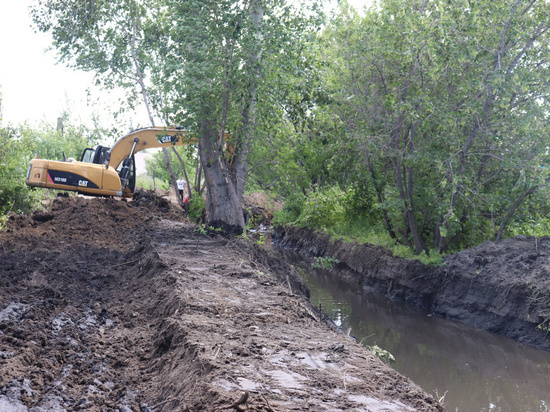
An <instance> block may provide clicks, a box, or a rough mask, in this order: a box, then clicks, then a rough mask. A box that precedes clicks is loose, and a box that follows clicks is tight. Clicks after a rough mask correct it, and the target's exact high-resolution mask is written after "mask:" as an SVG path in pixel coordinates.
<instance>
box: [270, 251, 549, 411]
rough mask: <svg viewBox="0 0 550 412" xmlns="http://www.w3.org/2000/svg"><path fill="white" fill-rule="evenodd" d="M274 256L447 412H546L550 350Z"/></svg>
mask: <svg viewBox="0 0 550 412" xmlns="http://www.w3.org/2000/svg"><path fill="white" fill-rule="evenodd" d="M279 251H280V252H281V253H284V255H285V257H286V259H287V261H290V262H293V264H294V265H295V266H297V267H301V269H302V270H301V272H303V279H304V280H305V281H306V283H307V284H308V286H309V287H310V289H311V301H312V303H313V304H314V305H315V306H317V307H319V306H321V308H322V311H323V312H324V313H325V314H327V315H328V316H329V317H330V318H331V319H333V321H334V322H335V323H336V324H337V325H338V326H339V327H340V328H341V329H342V330H344V331H348V330H350V334H351V335H352V336H355V337H356V338H357V340H358V341H360V342H361V343H362V344H364V345H366V346H372V345H377V346H378V347H380V348H382V349H383V350H386V351H388V352H390V353H391V354H392V355H393V356H394V357H395V362H392V363H391V365H392V367H393V368H394V369H396V370H397V371H399V372H400V373H402V374H403V375H405V376H408V377H409V378H411V379H412V380H413V381H414V382H416V383H417V384H418V385H420V386H421V387H422V388H423V389H424V390H425V391H426V392H428V393H431V394H433V395H434V396H437V397H438V398H441V397H443V399H444V404H445V406H446V407H447V408H448V410H449V411H460V412H471V411H491V412H493V411H498V412H505V411H506V412H508V411H510V412H512V411H513V412H516V411H522V412H535V411H536V412H539V411H550V352H545V351H540V350H536V349H533V348H531V347H529V346H526V345H521V344H518V343H516V342H514V341H512V340H510V339H508V338H504V337H501V336H499V335H495V334H492V333H488V332H485V331H481V330H477V329H475V328H473V327H471V326H467V325H464V324H462V323H459V322H454V321H450V320H446V319H442V318H438V317H435V316H431V315H430V314H429V313H427V312H425V311H422V310H418V309H415V308H410V307H407V306H404V305H400V304H396V303H393V302H391V301H389V300H387V299H384V298H382V297H380V296H378V295H373V294H369V293H366V292H363V291H361V290H357V288H356V287H355V288H354V287H351V286H349V285H347V284H346V283H344V282H341V281H338V280H336V279H333V277H332V276H331V275H330V273H328V272H326V271H320V270H311V269H310V268H309V267H307V266H305V265H302V264H300V263H299V262H300V260H301V259H300V257H299V256H298V255H296V254H294V253H293V252H291V251H288V250H281V249H279Z"/></svg>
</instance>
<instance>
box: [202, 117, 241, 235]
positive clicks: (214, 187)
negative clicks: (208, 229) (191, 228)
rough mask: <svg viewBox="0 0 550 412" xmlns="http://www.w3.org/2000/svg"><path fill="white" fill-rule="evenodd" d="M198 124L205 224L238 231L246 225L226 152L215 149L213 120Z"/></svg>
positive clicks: (215, 134)
mask: <svg viewBox="0 0 550 412" xmlns="http://www.w3.org/2000/svg"><path fill="white" fill-rule="evenodd" d="M204 119H207V117H205V118H204ZM201 126H202V128H201V129H202V130H201V138H200V143H199V155H200V160H201V163H202V164H203V170H204V175H205V179H206V210H207V211H208V216H207V225H209V226H214V227H221V228H223V229H224V230H225V231H228V232H238V233H239V234H240V233H242V230H243V229H244V226H245V223H244V216H243V213H242V209H241V202H240V199H239V198H238V196H237V190H236V187H235V184H234V182H233V180H232V179H231V178H230V175H229V170H228V167H227V166H228V164H227V160H226V158H225V154H224V153H223V152H220V150H218V147H217V143H216V140H217V139H216V137H217V133H216V130H215V127H214V126H213V122H209V121H208V120H204V121H203V122H202V125H201Z"/></svg>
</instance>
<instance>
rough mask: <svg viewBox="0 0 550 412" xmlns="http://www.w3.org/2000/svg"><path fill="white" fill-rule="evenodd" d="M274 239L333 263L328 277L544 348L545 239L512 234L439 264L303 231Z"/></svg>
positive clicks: (549, 251)
mask: <svg viewBox="0 0 550 412" xmlns="http://www.w3.org/2000/svg"><path fill="white" fill-rule="evenodd" d="M274 240H275V241H276V242H278V243H279V244H281V245H283V246H286V247H292V248H295V249H297V250H299V251H300V252H302V253H309V254H311V255H313V256H323V257H332V258H336V259H338V260H339V261H340V263H339V264H338V265H337V268H336V270H335V273H336V274H337V275H338V276H340V277H342V278H344V279H346V280H348V281H349V282H352V283H354V284H358V285H361V287H362V288H363V289H365V290H372V291H375V292H377V293H380V294H382V295H385V296H388V297H390V298H392V299H395V300H399V301H403V302H406V303H407V304H411V305H414V306H418V307H422V308H425V309H428V310H430V311H431V312H433V313H434V314H437V315H440V316H444V317H448V318H451V319H456V320H459V321H463V322H465V323H468V324H471V325H473V326H475V327H477V328H480V329H484V330H487V331H490V332H494V333H499V334H502V335H505V336H508V337H510V338H512V339H515V340H517V341H518V342H522V343H526V344H529V345H532V346H535V347H537V348H540V349H545V350H550V335H548V331H549V330H550V328H549V326H550V325H548V324H547V320H546V319H548V317H549V316H550V238H548V237H544V238H533V237H524V236H518V237H515V238H512V239H505V240H503V241H502V242H500V243H493V242H487V243H484V244H482V245H480V246H478V247H476V248H473V249H470V250H466V251H463V252H460V253H457V254H454V255H449V256H447V257H446V258H445V262H444V264H443V265H442V266H440V267H427V266H425V265H423V264H421V263H420V262H417V261H411V260H405V259H401V258H397V257H394V256H393V255H392V254H391V252H389V251H388V250H386V249H384V248H381V247H377V246H373V245H367V244H365V245H358V244H349V243H345V242H342V241H336V242H333V241H331V239H330V238H329V236H326V235H322V234H319V233H316V232H314V231H312V230H308V229H300V228H278V229H277V230H276V232H275V233H274Z"/></svg>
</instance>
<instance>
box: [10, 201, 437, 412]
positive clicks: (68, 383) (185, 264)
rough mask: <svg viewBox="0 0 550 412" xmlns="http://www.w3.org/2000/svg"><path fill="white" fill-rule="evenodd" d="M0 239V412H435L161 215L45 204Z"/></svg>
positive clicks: (211, 240)
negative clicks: (77, 411)
mask: <svg viewBox="0 0 550 412" xmlns="http://www.w3.org/2000/svg"><path fill="white" fill-rule="evenodd" d="M8 228H9V229H8V230H7V231H3V232H0V287H1V290H2V294H0V367H1V370H2V374H1V375H0V409H1V410H3V411H6V412H11V411H26V410H32V411H45V410H48V411H65V410H88V411H106V410H120V411H155V412H156V411H221V410H237V411H238V410H241V411H242V410H250V411H292V410H316V411H323V410H327V411H328V410H346V411H364V410H373V411H377V410H379V411H382V410H383V411H414V410H418V411H441V410H443V407H442V406H441V405H440V404H439V403H438V402H437V401H435V400H434V399H433V397H432V396H430V395H428V394H426V393H425V392H424V391H422V390H421V389H420V388H419V387H418V386H417V385H416V384H414V383H413V382H412V381H411V380H410V379H408V378H406V377H404V376H402V375H400V374H398V373H397V372H395V371H394V370H393V369H391V368H390V367H389V366H387V365H386V364H384V363H383V362H382V361H380V360H379V359H378V358H376V357H375V356H374V355H373V354H372V353H371V352H369V351H367V350H366V349H365V348H364V347H363V346H361V345H360V344H358V343H356V342H354V341H353V340H351V339H350V338H349V337H348V336H346V335H345V334H341V333H338V332H337V331H335V330H334V329H331V328H330V327H329V326H328V325H327V324H325V323H324V322H322V321H320V319H319V314H318V313H317V312H316V311H315V309H314V308H313V307H312V306H311V304H310V302H309V300H308V299H307V295H308V290H307V287H306V286H305V285H304V284H303V282H302V281H301V280H300V279H299V277H298V276H297V274H296V272H295V271H294V270H293V269H292V268H291V267H289V266H287V265H286V264H285V263H284V262H282V261H280V260H279V259H276V258H274V257H272V256H270V255H269V252H267V251H265V250H264V249H261V248H260V247H258V246H257V245H255V244H254V243H252V242H245V241H243V240H238V239H234V238H231V239H230V238H225V237H222V236H220V235H219V234H217V233H203V232H202V231H201V230H198V228H197V226H195V225H192V224H190V223H189V222H187V221H186V220H185V219H184V218H183V217H182V216H181V214H180V213H179V211H178V210H177V209H176V208H174V206H173V205H172V204H171V203H170V202H166V201H163V200H162V199H159V198H156V197H154V196H151V197H148V196H141V197H140V196H137V197H136V199H135V200H134V201H132V202H124V201H120V200H114V199H86V198H82V197H70V198H63V197H62V198H58V199H56V200H55V201H54V203H53V204H52V207H51V210H48V211H47V212H41V213H35V214H34V215H32V216H13V217H12V218H11V219H10V220H9V222H8Z"/></svg>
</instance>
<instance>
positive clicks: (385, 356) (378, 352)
mask: <svg viewBox="0 0 550 412" xmlns="http://www.w3.org/2000/svg"><path fill="white" fill-rule="evenodd" d="M367 349H368V350H370V351H371V352H372V353H374V355H375V356H376V357H377V358H379V359H381V360H383V361H384V362H386V363H388V364H389V363H391V362H395V357H394V356H393V355H392V354H391V353H390V352H388V351H387V350H385V349H382V348H381V347H380V346H378V345H372V346H367Z"/></svg>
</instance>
